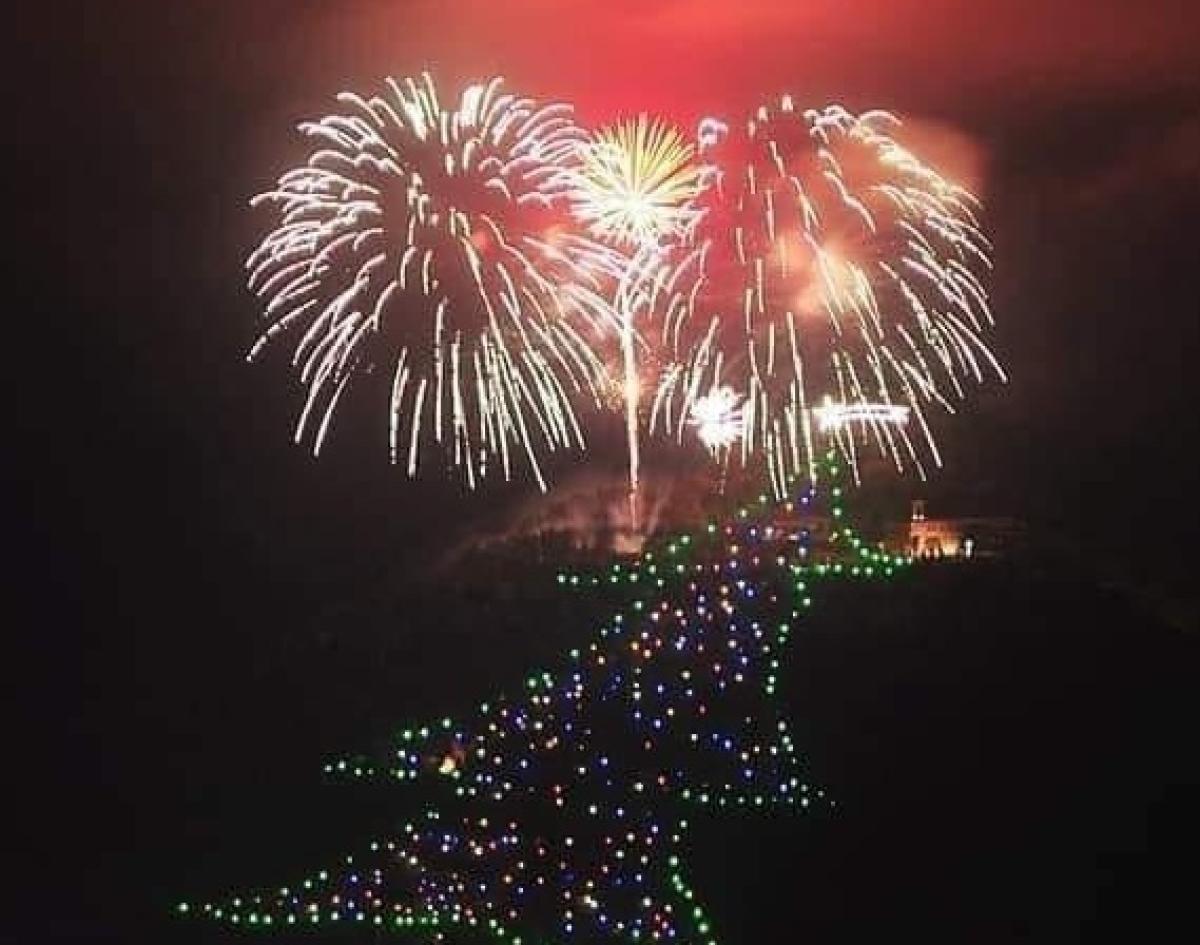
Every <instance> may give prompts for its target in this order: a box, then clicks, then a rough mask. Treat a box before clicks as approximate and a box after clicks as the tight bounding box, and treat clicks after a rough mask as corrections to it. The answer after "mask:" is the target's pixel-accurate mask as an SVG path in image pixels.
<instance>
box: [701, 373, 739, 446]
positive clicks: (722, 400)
mask: <svg viewBox="0 0 1200 945" xmlns="http://www.w3.org/2000/svg"><path fill="white" fill-rule="evenodd" d="M740 401H741V398H740V397H739V396H738V394H737V392H735V391H734V389H733V388H732V387H727V386H721V387H718V388H716V389H715V390H712V391H710V392H709V393H707V394H705V395H703V396H702V397H698V398H696V400H695V401H694V402H693V403H692V415H691V420H690V423H691V425H692V426H694V427H695V428H696V435H697V436H698V437H700V442H701V443H703V444H704V445H705V446H707V447H708V448H709V449H710V450H714V451H715V450H722V449H728V448H729V447H730V446H732V445H733V444H734V443H736V442H737V441H738V438H739V437H740V436H741V435H742V425H743V420H742V408H741V403H740Z"/></svg>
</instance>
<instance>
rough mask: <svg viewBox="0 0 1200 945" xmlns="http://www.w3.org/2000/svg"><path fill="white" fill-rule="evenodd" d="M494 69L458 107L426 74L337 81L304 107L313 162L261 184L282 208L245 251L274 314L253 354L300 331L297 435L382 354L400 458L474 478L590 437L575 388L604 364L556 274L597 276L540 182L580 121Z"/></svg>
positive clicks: (535, 471)
mask: <svg viewBox="0 0 1200 945" xmlns="http://www.w3.org/2000/svg"><path fill="white" fill-rule="evenodd" d="M501 85H502V82H501V80H500V79H493V80H492V81H490V82H488V83H486V84H480V85H471V86H469V87H468V88H466V89H465V90H464V91H463V92H462V94H461V96H460V97H459V98H458V101H457V102H456V103H454V105H453V107H446V106H444V105H443V104H442V102H441V99H440V98H439V94H438V91H437V89H436V87H435V85H434V83H433V81H432V80H431V79H430V77H429V76H428V75H426V76H424V77H423V78H422V79H420V80H413V79H404V80H402V81H395V80H391V79H389V80H387V83H386V86H387V87H386V89H385V90H384V91H383V93H382V94H380V95H377V96H373V97H371V98H369V99H364V98H363V97H361V96H359V95H357V94H354V93H351V92H346V93H342V94H341V95H340V96H339V97H338V100H339V102H340V104H341V105H342V106H343V110H342V111H340V112H338V113H337V114H332V115H329V116H327V117H325V118H322V119H320V120H319V121H312V122H306V123H304V124H302V125H301V126H300V129H301V131H302V132H303V133H304V134H305V135H307V136H308V138H309V139H310V140H311V141H312V142H313V147H314V150H313V151H312V153H311V154H310V156H309V157H308V159H307V161H306V162H305V164H304V165H303V166H300V167H297V168H295V169H292V170H289V171H287V172H286V173H284V174H283V175H282V176H281V177H280V178H279V180H278V182H277V184H276V186H275V187H274V188H273V189H271V190H269V191H267V192H265V193H263V194H260V195H259V196H258V197H256V198H255V199H254V201H253V203H254V204H256V205H266V206H269V207H271V208H272V209H273V210H274V211H275V213H276V221H275V225H274V228H273V229H272V230H271V231H270V232H269V233H268V234H267V235H266V236H265V237H264V238H263V240H262V242H261V243H260V245H259V246H258V248H257V249H255V250H254V252H253V253H252V254H251V255H250V258H249V260H248V262H247V268H248V270H249V273H250V275H249V285H250V287H251V289H252V290H253V291H254V292H255V293H256V294H257V295H258V296H259V297H260V298H261V299H262V300H263V302H264V305H265V318H266V321H267V327H266V329H265V330H264V331H263V332H262V334H261V336H260V337H259V339H258V341H257V342H256V343H255V345H254V347H253V348H252V350H251V352H250V355H249V358H251V359H253V358H255V357H257V356H258V355H259V354H260V353H261V352H262V351H263V350H264V349H265V348H266V347H267V346H268V344H269V343H270V342H271V341H272V340H274V339H275V338H277V337H278V336H287V337H289V338H292V339H294V341H293V356H292V360H293V364H294V365H295V366H296V368H297V369H298V370H299V376H300V381H301V383H302V384H303V385H304V386H305V387H306V388H307V398H306V401H305V404H304V407H303V410H302V411H301V413H300V416H299V420H298V422H297V425H296V432H295V437H296V441H297V442H301V441H303V440H306V439H307V440H310V441H311V443H312V448H313V451H314V453H317V452H319V451H320V449H321V447H322V445H323V443H324V442H325V439H326V437H327V434H328V431H329V427H330V424H331V422H332V420H333V418H334V416H335V414H336V412H337V409H338V405H339V403H340V402H341V400H342V398H343V396H344V394H345V392H346V390H347V389H348V387H349V386H350V385H351V384H352V382H353V381H354V380H355V379H356V378H359V377H361V376H362V375H364V374H369V373H372V372H374V371H377V370H378V371H384V372H387V374H388V375H389V376H390V380H391V383H390V391H391V396H390V404H389V410H388V418H389V419H388V424H387V426H388V431H389V433H388V439H389V445H390V450H391V456H392V461H393V462H396V463H403V464H404V465H405V467H406V469H407V471H408V473H409V475H416V473H417V470H418V467H419V465H420V462H421V458H422V456H423V454H424V453H425V452H427V451H429V450H431V449H434V450H437V451H438V452H440V453H441V454H442V455H443V456H444V457H445V458H446V459H447V460H448V462H449V464H450V465H452V466H453V467H455V468H457V469H459V470H460V471H461V473H462V475H463V477H464V479H465V481H466V483H467V484H468V485H469V486H470V487H472V488H474V487H475V486H476V484H477V483H478V481H479V480H480V479H481V478H482V477H483V476H484V475H485V474H486V473H487V472H488V470H489V467H494V466H497V465H498V466H499V467H500V469H501V471H502V473H503V475H504V477H505V478H506V479H507V478H509V476H510V475H511V473H512V470H513V467H514V465H516V464H517V463H519V462H520V459H519V457H520V456H521V455H523V456H524V465H525V467H527V468H528V470H529V471H530V473H531V474H532V476H533V477H534V478H535V479H536V481H537V483H538V484H539V486H540V487H541V488H543V489H545V487H546V481H545V477H544V474H543V470H542V465H541V461H540V459H539V457H540V456H541V455H542V454H543V453H545V452H549V451H554V450H557V449H561V448H571V447H575V448H581V447H582V446H583V443H584V439H583V434H582V431H581V429H580V425H579V423H578V421H577V419H576V414H575V409H574V407H573V402H574V401H575V400H576V398H577V397H578V396H580V395H584V396H585V397H592V398H594V397H595V392H596V383H597V378H598V377H599V376H600V375H601V374H602V369H601V367H600V365H599V363H598V359H597V358H596V356H595V354H594V353H593V351H592V350H591V347H590V344H589V342H588V340H587V338H586V337H585V332H582V331H581V330H580V328H579V326H578V325H576V324H575V323H574V322H573V319H572V317H570V316H571V313H569V312H567V311H566V310H565V308H564V303H563V293H562V292H560V291H559V288H558V287H559V285H560V284H562V283H563V282H570V281H575V280H579V281H581V283H582V284H585V285H586V284H587V282H588V280H589V279H591V278H593V277H592V276H591V275H590V274H589V273H588V260H587V259H585V258H582V257H580V256H577V255H573V253H572V251H571V248H570V247H571V240H569V239H565V238H561V235H556V234H561V222H562V221H561V220H560V219H559V218H560V217H562V216H563V214H561V213H560V212H558V211H557V210H556V208H555V199H554V197H553V194H552V190H553V188H552V186H551V181H552V178H553V176H554V174H555V173H557V172H558V171H559V170H561V168H562V167H563V166H566V165H569V163H570V162H571V161H572V160H574V159H575V158H576V156H577V155H578V153H579V147H580V145H581V144H582V143H583V142H584V141H585V140H586V137H587V136H586V133H585V132H583V131H581V130H580V129H579V128H578V126H577V125H576V124H575V123H574V121H573V120H572V117H571V111H570V109H569V108H568V107H567V106H565V105H560V104H550V105H540V104H538V103H537V102H534V101H533V100H531V99H527V98H521V97H517V96H514V95H512V94H509V93H506V92H503V91H502V90H501ZM514 454H516V455H515V456H514Z"/></svg>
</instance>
